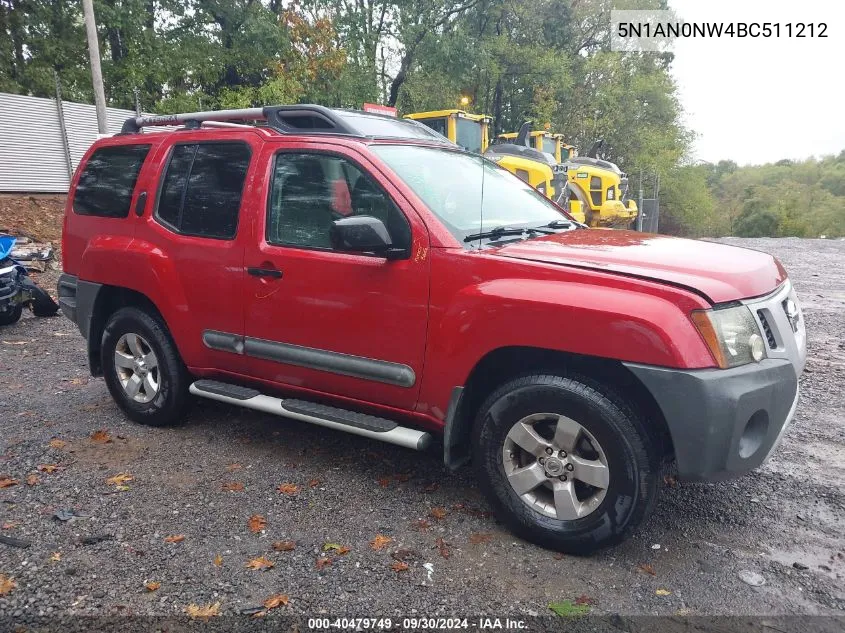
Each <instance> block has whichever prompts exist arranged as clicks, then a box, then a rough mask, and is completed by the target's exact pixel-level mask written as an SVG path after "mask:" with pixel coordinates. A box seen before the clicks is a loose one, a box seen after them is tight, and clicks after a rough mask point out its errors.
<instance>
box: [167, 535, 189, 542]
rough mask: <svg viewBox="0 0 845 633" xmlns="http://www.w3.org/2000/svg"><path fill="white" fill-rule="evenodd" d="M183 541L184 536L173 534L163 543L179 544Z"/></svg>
mask: <svg viewBox="0 0 845 633" xmlns="http://www.w3.org/2000/svg"><path fill="white" fill-rule="evenodd" d="M184 540H185V535H184V534H174V535H173V536H168V537H166V538H165V539H164V542H165V543H181V542H182V541H184Z"/></svg>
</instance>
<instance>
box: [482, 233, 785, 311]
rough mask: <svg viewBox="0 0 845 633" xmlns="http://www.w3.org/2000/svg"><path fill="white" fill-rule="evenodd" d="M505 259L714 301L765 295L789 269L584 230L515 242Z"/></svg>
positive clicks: (730, 250) (698, 245) (726, 251)
mask: <svg viewBox="0 0 845 633" xmlns="http://www.w3.org/2000/svg"><path fill="white" fill-rule="evenodd" d="M494 252H495V253H496V254H498V255H500V256H502V257H513V258H516V259H527V260H532V261H537V262H546V263H549V264H559V265H563V266H576V267H579V268H590V269H593V270H603V271H608V272H613V273H621V274H625V275H634V276H636V277H644V278H647V279H653V280H655V281H662V282H666V283H670V284H673V285H677V286H684V287H687V288H690V289H692V290H695V291H696V292H698V293H699V294H702V295H704V296H705V297H707V298H708V299H710V301H711V302H712V303H724V302H726V301H736V300H737V299H747V298H749V297H758V296H760V295H764V294H767V293H769V292H771V291H773V290H774V289H775V288H777V287H778V286H779V285H780V284H781V283H782V282H783V281H784V280H785V279H786V271H785V270H784V269H783V267H782V266H781V265H780V262H778V260H776V259H775V258H774V257H772V256H771V255H767V254H766V253H761V252H760V251H753V250H749V249H747V248H738V247H735V246H727V245H725V244H716V243H713V242H700V241H698V240H687V239H682V238H678V237H669V236H666V235H654V234H649V233H637V232H634V231H613V230H604V229H585V230H577V231H569V232H566V233H558V234H556V235H550V236H548V237H541V238H534V239H530V240H524V241H521V242H514V243H511V244H508V245H506V246H502V247H501V248H498V249H496V250H495V251H494Z"/></svg>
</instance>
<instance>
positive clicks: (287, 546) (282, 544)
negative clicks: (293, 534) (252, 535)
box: [273, 541, 296, 552]
mask: <svg viewBox="0 0 845 633" xmlns="http://www.w3.org/2000/svg"><path fill="white" fill-rule="evenodd" d="M295 547H296V543H294V542H293V541H276V542H275V543H273V549H274V550H276V551H277V552H290V551H292V550H293V548H295Z"/></svg>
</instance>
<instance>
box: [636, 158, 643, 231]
mask: <svg viewBox="0 0 845 633" xmlns="http://www.w3.org/2000/svg"><path fill="white" fill-rule="evenodd" d="M637 230H638V231H640V232H642V230H643V170H642V169H641V170H640V190H639V195H638V196H637Z"/></svg>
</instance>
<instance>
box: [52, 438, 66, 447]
mask: <svg viewBox="0 0 845 633" xmlns="http://www.w3.org/2000/svg"><path fill="white" fill-rule="evenodd" d="M65 446H67V442H65V441H64V440H60V439H58V438H55V439H52V440H50V447H51V448H57V449H59V450H61V449H63V448H64V447H65Z"/></svg>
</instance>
